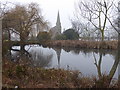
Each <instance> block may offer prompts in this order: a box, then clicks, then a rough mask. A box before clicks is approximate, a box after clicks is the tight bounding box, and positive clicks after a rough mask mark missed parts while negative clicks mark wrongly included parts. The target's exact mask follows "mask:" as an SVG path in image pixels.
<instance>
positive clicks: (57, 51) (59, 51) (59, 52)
mask: <svg viewBox="0 0 120 90" xmlns="http://www.w3.org/2000/svg"><path fill="white" fill-rule="evenodd" d="M53 49H54V50H55V51H56V54H57V59H58V68H60V57H61V48H53Z"/></svg>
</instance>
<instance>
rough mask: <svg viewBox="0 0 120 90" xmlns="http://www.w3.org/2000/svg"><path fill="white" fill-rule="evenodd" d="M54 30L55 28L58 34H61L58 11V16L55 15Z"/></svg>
mask: <svg viewBox="0 0 120 90" xmlns="http://www.w3.org/2000/svg"><path fill="white" fill-rule="evenodd" d="M56 28H57V30H58V34H61V22H60V15H59V11H58V15H57V22H56Z"/></svg>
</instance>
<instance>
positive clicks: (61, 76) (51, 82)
mask: <svg viewBox="0 0 120 90" xmlns="http://www.w3.org/2000/svg"><path fill="white" fill-rule="evenodd" d="M106 81H107V80H106V76H105V75H103V77H102V78H101V79H100V80H99V79H97V78H96V77H83V76H82V74H81V73H80V72H78V71H71V70H63V69H54V68H53V69H43V68H36V67H34V68H33V67H29V66H27V65H26V62H24V61H20V62H19V63H17V64H16V63H14V62H11V61H9V60H5V59H4V60H3V87H5V88H14V87H15V86H18V87H20V88H92V87H106V88H107V87H112V88H120V86H119V84H118V83H117V81H114V82H112V84H111V85H110V86H108V85H107V82H106Z"/></svg>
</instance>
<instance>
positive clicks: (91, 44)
mask: <svg viewBox="0 0 120 90" xmlns="http://www.w3.org/2000/svg"><path fill="white" fill-rule="evenodd" d="M44 45H46V46H49V47H54V46H57V47H73V48H86V49H117V41H104V42H101V41H82V40H51V41H47V42H45V43H44Z"/></svg>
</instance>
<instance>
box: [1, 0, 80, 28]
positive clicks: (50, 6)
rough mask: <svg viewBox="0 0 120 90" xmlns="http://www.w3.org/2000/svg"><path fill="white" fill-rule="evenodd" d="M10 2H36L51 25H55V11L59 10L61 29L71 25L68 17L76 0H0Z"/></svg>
mask: <svg viewBox="0 0 120 90" xmlns="http://www.w3.org/2000/svg"><path fill="white" fill-rule="evenodd" d="M6 1H8V2H12V3H19V4H26V3H31V2H36V3H38V4H39V6H40V8H41V9H42V14H43V15H44V18H45V19H46V20H48V21H49V22H50V23H51V27H53V26H55V24H56V20H57V13H58V10H59V14H60V20H61V25H62V30H63V29H68V28H70V27H71V23H70V18H72V17H73V12H74V10H75V9H74V4H75V2H77V1H78V0H0V2H6Z"/></svg>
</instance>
